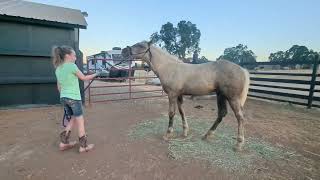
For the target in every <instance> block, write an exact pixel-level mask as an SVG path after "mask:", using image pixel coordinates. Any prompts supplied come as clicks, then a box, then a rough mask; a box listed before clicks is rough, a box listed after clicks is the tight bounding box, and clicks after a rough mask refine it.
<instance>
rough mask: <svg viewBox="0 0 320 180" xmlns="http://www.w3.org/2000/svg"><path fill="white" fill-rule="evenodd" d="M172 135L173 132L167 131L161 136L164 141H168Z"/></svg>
mask: <svg viewBox="0 0 320 180" xmlns="http://www.w3.org/2000/svg"><path fill="white" fill-rule="evenodd" d="M172 137H173V133H167V134H165V135H164V136H163V137H162V138H163V140H165V141H169V140H170V139H172Z"/></svg>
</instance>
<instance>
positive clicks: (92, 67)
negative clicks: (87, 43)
mask: <svg viewBox="0 0 320 180" xmlns="http://www.w3.org/2000/svg"><path fill="white" fill-rule="evenodd" d="M103 59H106V60H103ZM129 64H130V62H129V61H126V60H124V59H123V57H122V55H121V48H113V49H112V50H109V51H101V52H100V53H98V54H94V55H91V56H87V66H88V71H91V72H96V71H97V70H99V69H102V73H101V76H102V77H112V78H113V77H114V78H116V77H127V76H128V70H127V69H129ZM134 66H135V62H134V61H133V62H131V67H134ZM132 72H133V73H134V71H132ZM133 73H132V75H134V74H133Z"/></svg>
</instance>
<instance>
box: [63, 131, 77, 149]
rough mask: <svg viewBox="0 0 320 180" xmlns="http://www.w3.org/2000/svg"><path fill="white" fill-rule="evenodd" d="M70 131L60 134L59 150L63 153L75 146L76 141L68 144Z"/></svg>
mask: <svg viewBox="0 0 320 180" xmlns="http://www.w3.org/2000/svg"><path fill="white" fill-rule="evenodd" d="M70 134H71V131H68V132H67V131H63V132H61V133H60V141H61V142H60V144H59V149H60V151H64V150H67V149H70V148H73V147H74V146H75V145H76V143H77V142H76V141H73V142H69V138H70Z"/></svg>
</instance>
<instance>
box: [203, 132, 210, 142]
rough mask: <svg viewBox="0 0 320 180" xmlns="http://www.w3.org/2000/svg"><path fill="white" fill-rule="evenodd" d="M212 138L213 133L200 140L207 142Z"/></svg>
mask: <svg viewBox="0 0 320 180" xmlns="http://www.w3.org/2000/svg"><path fill="white" fill-rule="evenodd" d="M212 137H213V133H207V134H206V135H204V136H203V137H202V140H205V141H206V140H209V139H210V138H212Z"/></svg>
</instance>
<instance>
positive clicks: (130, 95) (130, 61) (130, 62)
mask: <svg viewBox="0 0 320 180" xmlns="http://www.w3.org/2000/svg"><path fill="white" fill-rule="evenodd" d="M131 64H132V59H131V58H130V59H129V72H128V78H129V99H131V98H132V94H131V90H132V88H131V79H132V78H131V70H132V68H131Z"/></svg>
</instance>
